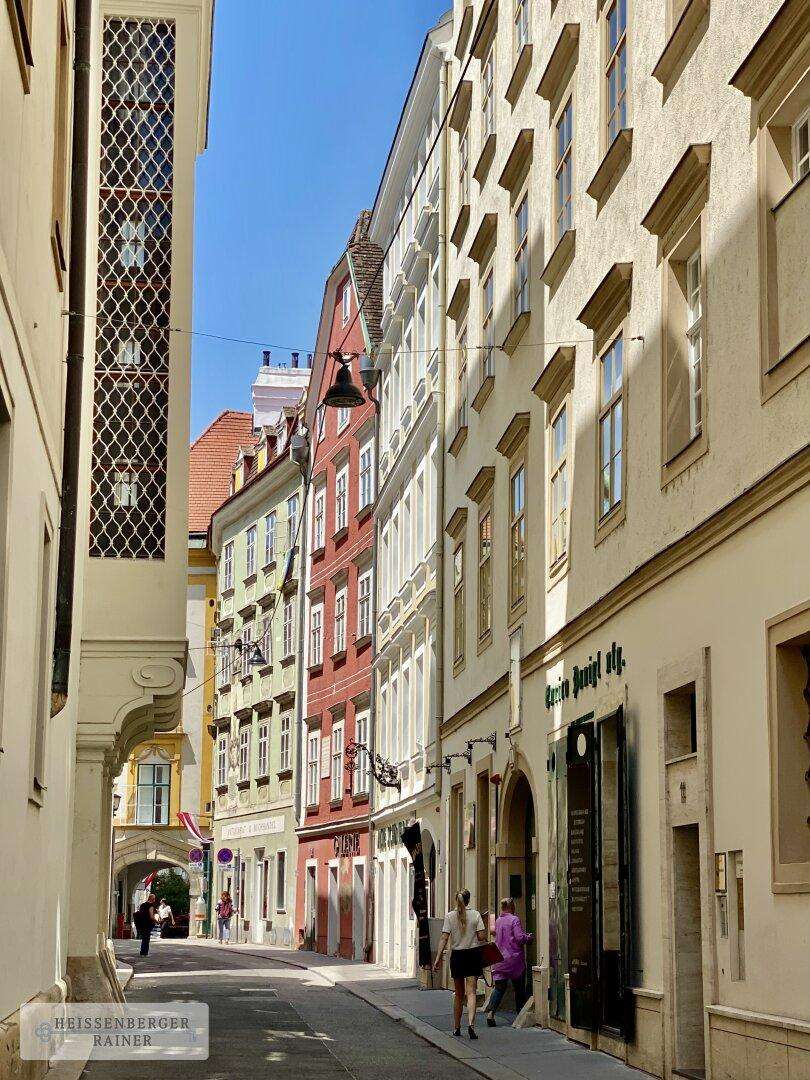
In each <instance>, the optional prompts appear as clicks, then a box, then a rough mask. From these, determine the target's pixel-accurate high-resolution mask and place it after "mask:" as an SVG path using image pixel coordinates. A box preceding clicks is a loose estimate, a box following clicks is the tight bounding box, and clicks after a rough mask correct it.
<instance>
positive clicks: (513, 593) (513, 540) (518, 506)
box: [509, 465, 526, 609]
mask: <svg viewBox="0 0 810 1080" xmlns="http://www.w3.org/2000/svg"><path fill="white" fill-rule="evenodd" d="M525 504H526V469H525V466H523V465H519V466H518V467H517V468H516V469H515V471H514V472H513V473H512V475H511V477H510V480H509V537H510V544H509V564H510V565H509V603H510V607H511V608H512V609H514V608H516V607H517V606H518V605H519V604H520V603H522V601H523V600H525V599H526V505H525Z"/></svg>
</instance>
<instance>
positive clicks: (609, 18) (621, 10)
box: [605, 0, 627, 146]
mask: <svg viewBox="0 0 810 1080" xmlns="http://www.w3.org/2000/svg"><path fill="white" fill-rule="evenodd" d="M605 23H606V30H607V50H606V55H607V63H606V66H605V79H606V82H607V142H608V146H610V144H611V143H612V142H613V140H614V139H615V138H616V136H617V135H618V134H619V132H620V131H621V130H622V129H623V128H626V127H627V0H613V3H612V4H611V5H610V6H609V8H608V10H607V13H606V16H605Z"/></svg>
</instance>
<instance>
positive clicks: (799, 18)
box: [729, 0, 810, 100]
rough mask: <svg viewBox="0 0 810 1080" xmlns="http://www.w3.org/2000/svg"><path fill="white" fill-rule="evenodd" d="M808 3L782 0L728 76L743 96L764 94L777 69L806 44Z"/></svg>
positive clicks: (809, 20) (809, 29) (809, 28)
mask: <svg viewBox="0 0 810 1080" xmlns="http://www.w3.org/2000/svg"><path fill="white" fill-rule="evenodd" d="M808 34H810V5H808V3H807V0H785V3H784V4H782V6H781V8H780V9H779V10H778V11H777V13H776V14H775V15H774V17H773V18H772V19H771V21H770V22H769V23H768V25H767V26H766V27H765V30H764V31H763V32H762V34H761V35H760V36H759V38H758V40H757V42H756V44H755V45H754V47H753V49H751V51H750V52H749V54H748V56H746V58H745V60H743V62H742V64H740V66H739V67H738V68H737V70H736V71H735V72H734V74H733V75H732V76H731V78H730V79H729V82H730V84H731V85H732V86H734V87H736V89H737V90H739V91H741V93H743V94H745V96H746V97H749V98H754V99H756V100H760V99H761V98H763V97H764V96H765V95H766V94H767V92H768V90H769V88H770V86H771V85H772V84H773V82H774V81H775V79H776V76H777V75H778V74H779V72H780V71H781V70H782V69H783V68H784V67H786V66H787V65H788V62H789V60H790V57H791V55H792V54H793V53H794V52H796V51H797V49H798V48H802V47H803V48H807V35H808Z"/></svg>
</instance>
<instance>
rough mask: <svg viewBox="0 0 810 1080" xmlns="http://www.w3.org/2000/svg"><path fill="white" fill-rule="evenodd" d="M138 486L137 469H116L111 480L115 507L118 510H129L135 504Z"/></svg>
mask: <svg viewBox="0 0 810 1080" xmlns="http://www.w3.org/2000/svg"><path fill="white" fill-rule="evenodd" d="M139 487H140V485H139V483H138V470H137V469H133V468H120V469H116V470H115V480H114V482H113V500H114V502H115V505H116V507H117V508H118V509H120V510H131V509H132V508H133V507H135V506H137V505H138V496H139V494H140V490H139Z"/></svg>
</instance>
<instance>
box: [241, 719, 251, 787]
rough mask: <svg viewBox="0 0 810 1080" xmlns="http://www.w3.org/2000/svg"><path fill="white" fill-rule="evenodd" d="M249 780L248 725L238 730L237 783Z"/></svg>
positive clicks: (243, 725)
mask: <svg viewBox="0 0 810 1080" xmlns="http://www.w3.org/2000/svg"><path fill="white" fill-rule="evenodd" d="M249 779H250V724H242V726H241V727H240V728H239V781H240V783H244V782H245V781H246V780H249Z"/></svg>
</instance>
